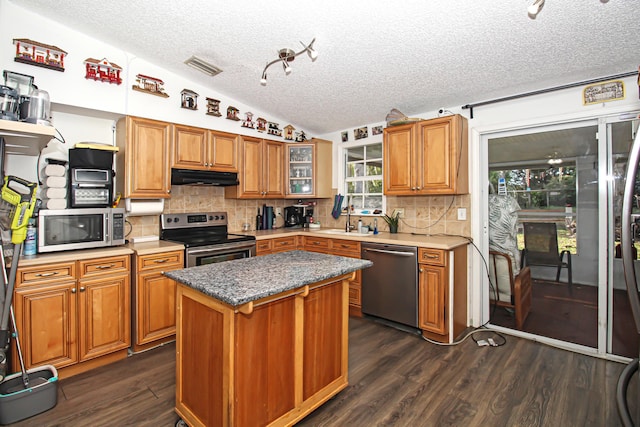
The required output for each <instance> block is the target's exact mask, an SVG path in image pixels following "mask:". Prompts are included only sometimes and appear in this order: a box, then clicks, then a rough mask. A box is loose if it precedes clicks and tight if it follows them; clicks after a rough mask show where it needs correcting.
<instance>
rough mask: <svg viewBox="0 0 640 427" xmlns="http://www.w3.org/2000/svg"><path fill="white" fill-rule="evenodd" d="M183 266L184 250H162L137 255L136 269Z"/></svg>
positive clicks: (167, 268)
mask: <svg viewBox="0 0 640 427" xmlns="http://www.w3.org/2000/svg"><path fill="white" fill-rule="evenodd" d="M182 267H184V251H174V252H163V253H158V254H151V255H142V256H140V257H138V271H148V270H155V269H161V270H169V269H176V268H182Z"/></svg>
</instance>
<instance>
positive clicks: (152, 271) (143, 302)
mask: <svg viewBox="0 0 640 427" xmlns="http://www.w3.org/2000/svg"><path fill="white" fill-rule="evenodd" d="M181 268H184V251H182V250H178V251H169V252H160V253H154V254H147V255H136V256H135V267H134V279H133V287H132V292H131V293H132V304H131V309H132V317H133V322H132V323H131V336H132V346H131V347H132V349H133V351H134V352H137V351H142V350H146V349H149V348H152V347H155V346H157V345H159V344H162V343H165V342H168V341H172V340H174V339H175V333H176V312H175V305H176V299H175V298H176V282H175V281H174V280H172V279H170V278H168V277H166V276H165V275H164V274H163V273H164V272H165V271H171V270H178V269H181Z"/></svg>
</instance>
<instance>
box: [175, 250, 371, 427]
mask: <svg viewBox="0 0 640 427" xmlns="http://www.w3.org/2000/svg"><path fill="white" fill-rule="evenodd" d="M370 265H371V262H370V261H366V260H360V259H354V258H346V257H340V256H333V255H326V254H320V253H313V252H305V251H291V252H283V253H278V254H272V255H266V256H262V257H255V258H245V259H240V260H234V261H228V262H224V263H217V264H210V265H206V266H199V267H191V268H186V269H183V270H176V271H171V272H167V273H165V274H166V275H167V276H168V277H171V278H172V279H174V280H176V281H177V282H178V283H179V285H178V288H177V303H176V304H177V312H176V323H177V336H176V340H177V344H176V352H177V360H176V412H177V413H178V414H179V415H180V416H181V417H182V418H183V420H184V421H186V422H187V423H188V424H189V425H190V426H257V425H260V426H266V425H269V426H280V425H292V424H294V423H296V422H298V421H299V420H301V419H302V418H304V417H305V416H306V415H307V414H309V413H310V412H312V411H313V410H314V409H315V408H317V407H318V406H320V405H322V404H323V403H324V402H326V401H327V400H329V399H330V398H331V397H332V396H334V395H335V394H337V393H338V392H339V391H340V390H342V389H343V388H345V387H346V386H347V370H348V292H349V289H348V280H349V279H350V278H351V277H352V276H353V274H354V272H355V271H356V270H359V269H361V268H365V267H368V266H370Z"/></svg>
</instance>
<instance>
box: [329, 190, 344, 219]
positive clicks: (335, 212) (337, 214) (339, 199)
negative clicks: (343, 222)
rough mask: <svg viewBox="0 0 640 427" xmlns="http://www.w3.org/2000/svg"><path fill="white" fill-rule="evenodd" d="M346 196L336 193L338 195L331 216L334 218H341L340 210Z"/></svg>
mask: <svg viewBox="0 0 640 427" xmlns="http://www.w3.org/2000/svg"><path fill="white" fill-rule="evenodd" d="M343 199H344V197H343V196H342V194H336V197H335V199H334V202H333V210H332V211H331V216H332V217H333V219H338V218H340V211H341V210H342V200H343Z"/></svg>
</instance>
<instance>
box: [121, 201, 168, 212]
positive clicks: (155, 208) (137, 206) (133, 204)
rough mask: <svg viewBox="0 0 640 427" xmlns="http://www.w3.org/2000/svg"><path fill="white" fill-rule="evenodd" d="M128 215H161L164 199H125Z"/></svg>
mask: <svg viewBox="0 0 640 427" xmlns="http://www.w3.org/2000/svg"><path fill="white" fill-rule="evenodd" d="M124 207H125V210H126V211H127V215H128V216H143V215H160V214H161V213H162V211H163V210H164V199H153V200H142V199H133V200H132V199H124Z"/></svg>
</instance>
